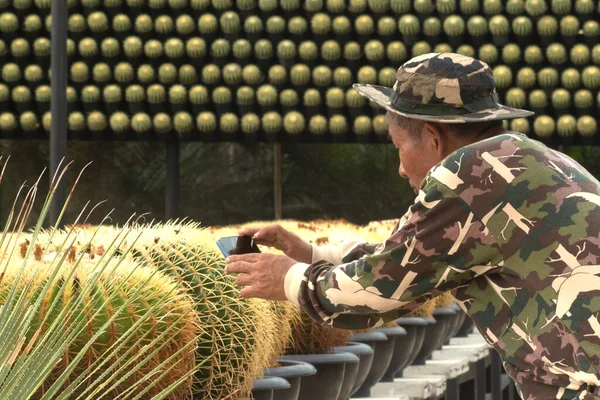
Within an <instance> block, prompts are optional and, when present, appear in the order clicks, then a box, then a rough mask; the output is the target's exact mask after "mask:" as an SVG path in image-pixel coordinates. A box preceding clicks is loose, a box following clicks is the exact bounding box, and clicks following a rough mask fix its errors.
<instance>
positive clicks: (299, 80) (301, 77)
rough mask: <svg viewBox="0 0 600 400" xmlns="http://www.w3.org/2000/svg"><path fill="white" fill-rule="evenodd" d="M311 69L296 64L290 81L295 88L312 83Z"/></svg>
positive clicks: (291, 72) (291, 71) (304, 65)
mask: <svg viewBox="0 0 600 400" xmlns="http://www.w3.org/2000/svg"><path fill="white" fill-rule="evenodd" d="M310 76H311V74H310V68H308V66H307V65H306V64H296V65H294V66H293V67H292V69H291V70H290V81H291V82H292V85H294V86H303V85H306V84H308V83H309V82H310Z"/></svg>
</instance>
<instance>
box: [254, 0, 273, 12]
mask: <svg viewBox="0 0 600 400" xmlns="http://www.w3.org/2000/svg"><path fill="white" fill-rule="evenodd" d="M277 3H278V1H277V0H258V8H259V9H260V10H261V11H265V12H269V11H275V10H276V9H277Z"/></svg>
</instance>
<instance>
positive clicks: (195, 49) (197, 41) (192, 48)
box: [185, 37, 252, 58]
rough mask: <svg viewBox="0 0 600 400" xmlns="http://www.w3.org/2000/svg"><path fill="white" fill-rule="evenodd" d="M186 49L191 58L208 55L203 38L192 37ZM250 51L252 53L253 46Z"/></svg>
mask: <svg viewBox="0 0 600 400" xmlns="http://www.w3.org/2000/svg"><path fill="white" fill-rule="evenodd" d="M185 51H186V53H187V55H188V56H189V57H191V58H200V57H204V56H205V55H206V42H205V41H204V39H202V38H197V37H194V38H190V39H188V41H187V42H186V44H185ZM249 53H252V48H250V49H249ZM234 54H235V48H234Z"/></svg>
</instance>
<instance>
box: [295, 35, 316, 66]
mask: <svg viewBox="0 0 600 400" xmlns="http://www.w3.org/2000/svg"><path fill="white" fill-rule="evenodd" d="M298 55H299V56H300V59H301V60H304V61H311V60H315V59H316V58H317V57H318V56H319V48H318V47H317V45H316V44H315V42H312V41H310V40H305V41H304V42H302V43H300V46H298Z"/></svg>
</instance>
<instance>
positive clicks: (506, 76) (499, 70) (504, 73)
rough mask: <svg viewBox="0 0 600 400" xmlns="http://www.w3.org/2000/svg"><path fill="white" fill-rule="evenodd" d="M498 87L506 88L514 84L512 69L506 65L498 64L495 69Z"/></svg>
mask: <svg viewBox="0 0 600 400" xmlns="http://www.w3.org/2000/svg"><path fill="white" fill-rule="evenodd" d="M493 73H494V78H496V87H498V88H499V89H506V88H509V87H510V86H511V85H512V71H511V70H510V68H508V67H507V66H506V65H498V66H496V67H495V68H494V70H493Z"/></svg>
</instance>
